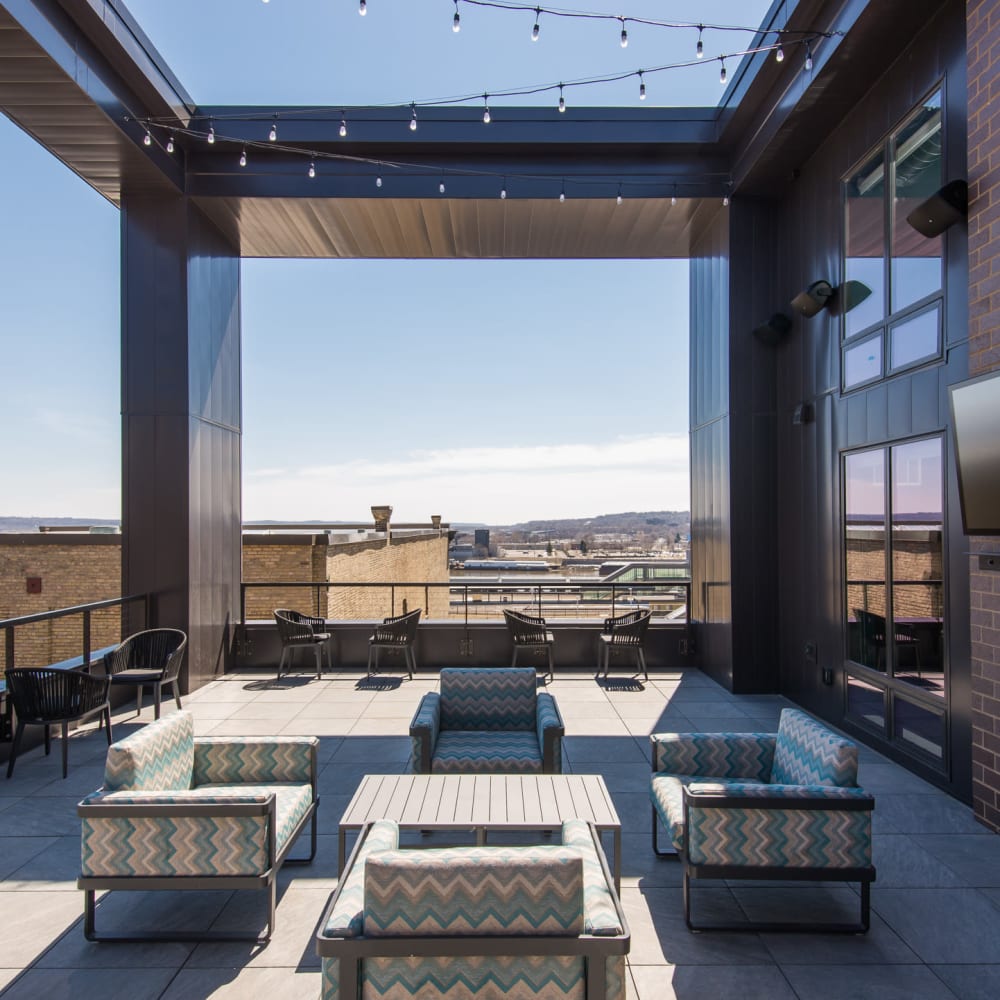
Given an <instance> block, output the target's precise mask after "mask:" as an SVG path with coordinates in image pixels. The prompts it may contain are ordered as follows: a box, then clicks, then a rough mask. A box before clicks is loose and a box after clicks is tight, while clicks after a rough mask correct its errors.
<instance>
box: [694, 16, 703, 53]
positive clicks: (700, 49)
mask: <svg viewBox="0 0 1000 1000" xmlns="http://www.w3.org/2000/svg"><path fill="white" fill-rule="evenodd" d="M704 30H705V29H704V27H703V26H702V25H700V24H699V25H698V44H697V45H696V46H695V48H694V54H695V55H696V56H697V57H698V58H699V59H703V58H704V57H705V45H704V43H703V42H702V40H701V33H702V32H703V31H704Z"/></svg>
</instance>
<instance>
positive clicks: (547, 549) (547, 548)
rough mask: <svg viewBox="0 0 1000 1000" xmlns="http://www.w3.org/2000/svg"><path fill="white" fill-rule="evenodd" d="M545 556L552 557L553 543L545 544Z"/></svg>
mask: <svg viewBox="0 0 1000 1000" xmlns="http://www.w3.org/2000/svg"><path fill="white" fill-rule="evenodd" d="M545 554H546V555H547V556H550V555H552V543H551V542H546V543H545Z"/></svg>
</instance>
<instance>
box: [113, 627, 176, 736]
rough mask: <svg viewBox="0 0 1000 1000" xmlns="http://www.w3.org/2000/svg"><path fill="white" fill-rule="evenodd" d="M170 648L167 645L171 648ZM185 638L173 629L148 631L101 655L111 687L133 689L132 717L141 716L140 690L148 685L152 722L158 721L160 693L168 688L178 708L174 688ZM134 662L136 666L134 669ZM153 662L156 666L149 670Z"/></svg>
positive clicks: (133, 636)
mask: <svg viewBox="0 0 1000 1000" xmlns="http://www.w3.org/2000/svg"><path fill="white" fill-rule="evenodd" d="M172 643H173V644H174V645H171V644H172ZM186 649H187V636H186V635H185V634H184V633H183V632H182V631H181V630H180V629H176V628H151V629H145V630H143V631H142V632H136V633H135V634H133V635H130V636H129V637H128V638H127V639H125V640H123V641H122V643H121V644H120V645H119V646H117V647H116V648H115V649H113V650H111V652H110V653H105V655H104V672H105V674H107V676H108V677H110V678H111V686H112V687H120V686H131V687H134V688H135V689H136V695H135V714H136V715H141V714H142V689H143V687H144V686H145V685H146V684H150V685H152V688H153V700H154V702H155V704H154V709H153V715H154V718H157V719H158V718H159V717H160V700H161V697H162V694H161V689H162V687H163V685H165V684H168V685H169V686H170V690H171V691H172V692H173V695H174V701H175V702H176V703H177V707H178V708H182V707H183V706H182V705H181V695H180V691H179V690H178V688H177V684H178V675H179V673H180V669H181V663H182V662H183V660H184V651H185V650H186ZM137 661H138V666H136V665H134V664H136V662H137ZM152 662H156V663H158V664H160V665H159V666H149V664H150V663H152Z"/></svg>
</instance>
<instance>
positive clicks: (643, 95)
mask: <svg viewBox="0 0 1000 1000" xmlns="http://www.w3.org/2000/svg"><path fill="white" fill-rule="evenodd" d="M642 72H643V71H642V70H639V100H640V101H644V100H646V81H645V80H643V78H642Z"/></svg>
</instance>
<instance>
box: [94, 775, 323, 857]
mask: <svg viewBox="0 0 1000 1000" xmlns="http://www.w3.org/2000/svg"><path fill="white" fill-rule="evenodd" d="M272 792H274V793H275V808H276V813H277V820H276V838H277V849H278V850H279V851H280V850H281V848H282V847H283V846H284V844H285V842H286V841H287V839H288V837H289V836H290V835H291V832H292V830H294V828H295V825H296V823H298V821H299V820H300V819H301V818H302V817H303V815H305V813H306V811H307V810H308V808H309V805H310V803H311V802H312V786H311V785H299V784H291V785H276V784H270V785H237V786H234V785H218V786H211V785H209V786H203V787H202V788H196V789H189V790H187V791H184V792H183V793H180V794H177V793H170V792H112V793H107V794H105V793H101V792H95V793H94V794H92V795H89V796H88V797H87V798H86V799H84V803H89V804H111V805H135V806H142V805H164V804H168V803H169V804H185V805H186V804H191V803H198V804H199V805H225V804H235V803H260V804H263V803H266V802H267V800H268V797H269V796H270V794H271V793H272ZM267 820H268V818H267V816H266V815H260V816H211V815H204V816H147V817H143V816H132V817H127V816H111V817H107V818H103V817H96V816H85V817H84V818H83V819H82V822H81V871H82V874H83V875H84V876H101V875H147V876H163V875H258V874H261V873H262V872H264V871H266V870H267V867H268V865H267Z"/></svg>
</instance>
